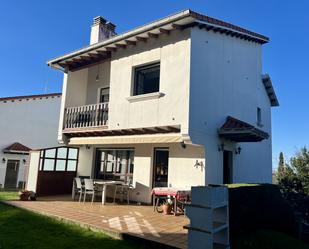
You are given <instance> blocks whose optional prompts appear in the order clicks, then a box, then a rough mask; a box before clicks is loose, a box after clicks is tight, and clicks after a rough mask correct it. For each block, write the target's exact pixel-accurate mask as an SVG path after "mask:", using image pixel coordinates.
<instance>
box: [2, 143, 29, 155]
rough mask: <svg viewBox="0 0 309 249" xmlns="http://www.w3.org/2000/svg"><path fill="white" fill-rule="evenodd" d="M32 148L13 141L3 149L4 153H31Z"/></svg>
mask: <svg viewBox="0 0 309 249" xmlns="http://www.w3.org/2000/svg"><path fill="white" fill-rule="evenodd" d="M30 150H31V149H30V148H29V147H27V146H25V145H23V144H21V143H17V142H16V143H13V144H11V145H10V146H8V147H6V148H5V149H3V153H10V154H29V152H30Z"/></svg>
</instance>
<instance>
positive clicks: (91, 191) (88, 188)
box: [84, 178, 99, 203]
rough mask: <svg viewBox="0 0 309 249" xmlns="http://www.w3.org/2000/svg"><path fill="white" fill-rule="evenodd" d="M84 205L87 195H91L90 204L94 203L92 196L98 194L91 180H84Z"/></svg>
mask: <svg viewBox="0 0 309 249" xmlns="http://www.w3.org/2000/svg"><path fill="white" fill-rule="evenodd" d="M84 188H85V189H84V203H85V201H86V197H87V195H92V197H91V203H93V201H94V195H95V194H96V193H98V192H99V191H97V190H96V188H95V186H94V183H93V179H86V178H85V179H84Z"/></svg>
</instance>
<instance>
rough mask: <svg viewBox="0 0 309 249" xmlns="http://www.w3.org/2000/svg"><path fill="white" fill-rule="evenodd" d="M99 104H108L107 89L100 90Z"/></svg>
mask: <svg viewBox="0 0 309 249" xmlns="http://www.w3.org/2000/svg"><path fill="white" fill-rule="evenodd" d="M99 101H100V103H106V102H109V87H105V88H101V89H100V98H99Z"/></svg>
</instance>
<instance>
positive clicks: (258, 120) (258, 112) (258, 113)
mask: <svg viewBox="0 0 309 249" xmlns="http://www.w3.org/2000/svg"><path fill="white" fill-rule="evenodd" d="M256 123H257V125H258V126H262V110H261V108H260V107H258V108H257V109H256Z"/></svg>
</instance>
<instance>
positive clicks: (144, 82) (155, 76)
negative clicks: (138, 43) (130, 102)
mask: <svg viewBox="0 0 309 249" xmlns="http://www.w3.org/2000/svg"><path fill="white" fill-rule="evenodd" d="M159 82H160V63H155V64H151V65H147V66H142V67H136V68H135V70H134V88H133V95H141V94H146V93H154V92H159Z"/></svg>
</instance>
